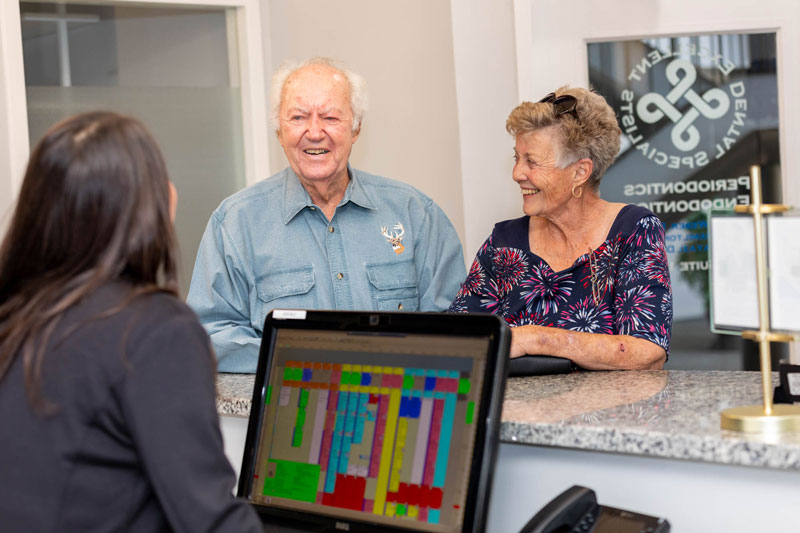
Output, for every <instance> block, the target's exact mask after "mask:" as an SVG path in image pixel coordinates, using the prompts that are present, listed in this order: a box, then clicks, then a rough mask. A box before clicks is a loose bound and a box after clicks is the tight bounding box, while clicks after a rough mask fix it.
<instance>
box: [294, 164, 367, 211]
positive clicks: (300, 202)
mask: <svg viewBox="0 0 800 533" xmlns="http://www.w3.org/2000/svg"><path fill="white" fill-rule="evenodd" d="M347 174H348V175H349V176H350V183H348V184H347V189H346V190H345V192H344V197H343V198H342V201H341V202H339V205H338V206H337V207H341V206H343V205H345V204H346V203H347V202H353V203H354V204H356V205H357V206H359V207H363V208H365V209H377V207H376V205H375V202H374V201H373V200H372V198H371V197H370V195H369V193H368V192H367V190H366V188H365V187H364V179H365V178H364V176H362V175H361V172H359V171H358V170H354V169H353V168H352V167H351V166H350V163H348V164H347ZM284 191H285V192H284V196H283V223H284V224H288V223H289V222H290V221H291V220H292V219H293V218H294V217H295V216H297V214H298V213H299V212H300V211H302V210H303V209H304V208H306V207H308V208H312V207H315V206H314V202H312V201H311V196H310V195H309V194H308V191H306V190H305V188H304V187H303V184H302V183H300V178H298V177H297V174H295V173H294V170H292V167H288V168H287V169H286V187H285V189H284Z"/></svg>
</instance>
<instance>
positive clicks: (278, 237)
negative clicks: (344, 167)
mask: <svg viewBox="0 0 800 533" xmlns="http://www.w3.org/2000/svg"><path fill="white" fill-rule="evenodd" d="M348 171H349V173H350V177H351V180H350V183H349V185H348V187H347V190H346V192H345V195H344V198H343V199H342V201H341V203H340V204H339V206H338V207H337V208H336V213H335V214H334V216H333V219H332V220H330V221H328V220H327V217H326V216H325V214H324V213H323V212H322V210H321V209H319V208H318V207H316V206H314V204H313V202H312V201H311V197H310V196H309V195H308V193H307V192H306V190H305V189H304V188H303V186H302V184H301V183H300V181H299V179H298V178H297V176H296V175H295V173H294V172H293V171H292V170H291V168H287V169H285V170H283V171H281V172H279V173H278V174H275V175H274V176H272V177H270V178H268V179H266V180H264V181H262V182H259V183H257V184H255V185H253V186H251V187H248V188H246V189H243V190H242V191H239V192H238V193H236V194H234V195H233V196H231V197H230V198H227V199H226V200H224V201H223V202H222V204H220V206H219V207H218V208H217V209H216V210H215V211H214V213H213V214H212V215H211V218H210V220H209V222H208V226H207V227H206V230H205V233H204V234H203V239H202V241H201V242H200V249H199V250H198V252H197V261H196V262H195V266H194V273H193V275H192V283H191V287H190V289H189V296H188V298H187V303H188V304H189V305H190V306H191V307H192V308H193V309H194V310H195V312H196V313H197V315H198V316H199V318H200V322H202V324H203V326H204V327H205V328H206V331H208V334H209V335H210V336H211V341H212V343H213V345H214V349H215V351H216V353H217V358H218V360H219V370H220V371H221V372H255V370H256V364H257V362H258V350H259V345H260V343H261V333H262V328H263V325H264V319H265V318H266V315H267V313H268V312H269V311H270V310H272V309H275V308H292V309H349V310H376V309H377V310H386V311H397V310H402V311H417V310H420V311H444V310H446V309H447V308H448V306H449V305H450V302H451V301H452V300H453V298H454V297H455V295H456V292H457V291H458V288H459V286H460V285H461V282H463V281H464V278H465V277H466V270H465V268H464V257H463V254H462V250H461V242H460V241H459V239H458V235H457V234H456V231H455V229H454V228H453V225H452V224H451V223H450V220H448V218H447V216H446V215H445V214H444V212H443V211H442V210H441V208H440V207H439V206H438V205H436V204H435V203H434V202H433V200H431V199H430V198H428V197H427V196H426V195H425V194H423V193H422V192H420V191H418V190H417V189H415V188H414V187H411V186H410V185H407V184H404V183H401V182H397V181H393V180H389V179H387V178H383V177H380V176H374V175H371V174H367V173H365V172H361V171H359V170H356V169H353V168H351V167H348Z"/></svg>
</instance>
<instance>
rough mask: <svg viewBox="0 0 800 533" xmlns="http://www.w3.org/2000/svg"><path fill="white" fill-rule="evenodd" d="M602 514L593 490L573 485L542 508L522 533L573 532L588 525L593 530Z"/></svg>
mask: <svg viewBox="0 0 800 533" xmlns="http://www.w3.org/2000/svg"><path fill="white" fill-rule="evenodd" d="M599 512H600V506H599V505H598V504H597V496H595V493H594V491H593V490H592V489H587V488H586V487H581V486H579V485H573V486H572V487H570V488H568V489H567V490H565V491H564V492H562V493H561V494H559V495H558V496H556V497H555V498H553V499H552V500H551V501H550V503H548V504H547V505H545V506H544V507H542V508H541V510H540V511H539V512H538V513H536V514H535V515H534V517H533V518H531V519H530V521H528V523H527V524H525V527H523V528H522V529H521V530H520V533H559V532H561V531H565V532H566V531H573V530H574V529H575V528H576V527H578V526H580V525H582V524H581V523H586V524H587V526H588V527H587V529H586V531H588V530H589V529H591V526H592V524H594V522H595V520H596V519H597V515H598V513H599Z"/></svg>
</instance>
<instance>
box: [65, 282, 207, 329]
mask: <svg viewBox="0 0 800 533" xmlns="http://www.w3.org/2000/svg"><path fill="white" fill-rule="evenodd" d="M77 311H78V313H77V314H78V315H79V317H80V319H82V320H81V321H83V322H84V323H85V324H87V326H89V329H90V330H93V331H94V332H100V331H103V332H104V333H106V335H107V334H111V335H114V334H120V333H121V332H122V333H123V334H124V336H126V337H127V339H128V341H129V342H132V343H134V344H135V343H137V342H138V341H139V340H141V339H144V338H146V337H149V336H151V335H152V333H154V332H162V335H163V334H166V335H176V336H183V335H189V336H198V335H201V334H202V335H204V334H205V330H203V327H202V326H201V325H200V323H199V322H198V320H197V317H196V315H195V314H194V312H193V311H192V310H191V309H190V308H189V307H188V306H187V305H186V304H185V303H184V302H183V301H181V300H180V299H179V298H178V297H177V296H175V295H174V294H172V293H170V292H167V291H163V290H158V289H154V290H152V291H146V292H140V290H139V288H138V287H135V286H133V285H130V284H128V283H124V282H112V283H108V284H106V285H103V286H102V287H100V288H98V289H97V290H96V291H94V292H93V293H92V294H90V295H89V296H88V297H87V298H86V300H85V301H84V302H83V303H82V304H81V305H80V309H78V310H77ZM76 318H78V317H76ZM70 322H74V319H73V320H70ZM106 335H103V336H104V337H105V336H106Z"/></svg>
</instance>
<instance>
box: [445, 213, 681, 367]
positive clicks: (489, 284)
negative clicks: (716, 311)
mask: <svg viewBox="0 0 800 533" xmlns="http://www.w3.org/2000/svg"><path fill="white" fill-rule="evenodd" d="M528 223H529V218H528V217H527V216H524V217H521V218H517V219H514V220H506V221H504V222H500V223H498V224H496V225H495V227H494V230H493V231H492V234H491V235H490V236H489V238H488V239H487V240H486V242H484V244H483V246H481V248H480V249H479V250H478V254H477V256H476V257H475V261H474V262H473V263H472V267H471V268H470V271H469V274H467V279H466V280H465V281H464V283H463V284H462V285H461V288H460V290H459V291H458V294H457V295H456V298H455V300H453V303H452V304H451V305H450V311H452V312H461V313H471V312H489V313H492V314H495V315H499V316H501V317H503V318H504V319H505V321H506V322H507V323H508V324H509V325H510V326H523V325H529V324H534V325H539V326H550V327H557V328H563V329H569V330H572V331H583V332H586V333H603V334H610V335H614V334H619V335H631V336H633V337H638V338H642V339H646V340H648V341H650V342H654V343H656V344H658V345H659V346H661V347H662V348H664V350H665V351H666V352H667V353H669V343H670V335H671V331H672V289H671V286H670V277H669V266H668V262H667V254H666V250H665V248H664V227H663V225H662V223H661V221H660V220H659V219H658V217H656V216H655V215H654V214H653V213H652V212H650V211H649V210H647V209H645V208H643V207H639V206H635V205H626V206H625V207H623V208H622V210H621V211H620V212H619V214H618V215H617V218H616V219H615V220H614V223H613V224H612V226H611V230H610V231H609V232H608V236H607V237H606V240H605V241H604V242H603V243H602V244H601V245H600V246H599V247H598V248H597V249H595V250H594V251H592V252H591V254H590V253H586V254H584V255H582V256H580V257H578V258H577V259H576V260H575V262H574V263H573V264H572V266H570V267H569V268H567V269H565V270H562V271H560V272H554V271H553V269H552V268H550V265H549V264H547V263H546V262H545V261H544V260H543V259H542V258H540V257H539V256H538V255H536V254H534V253H532V252H531V251H530V246H529V241H528ZM587 252H588V250H587Z"/></svg>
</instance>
